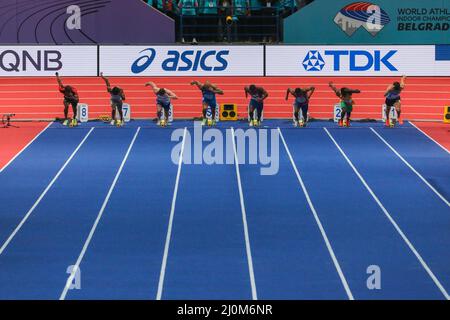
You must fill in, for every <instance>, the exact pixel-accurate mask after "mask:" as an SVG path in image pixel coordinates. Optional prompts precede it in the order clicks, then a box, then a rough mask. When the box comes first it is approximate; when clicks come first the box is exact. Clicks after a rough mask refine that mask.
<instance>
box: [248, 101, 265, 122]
mask: <svg viewBox="0 0 450 320" xmlns="http://www.w3.org/2000/svg"><path fill="white" fill-rule="evenodd" d="M255 112H257V110H256V108H255V110H254V111H253V119H255ZM247 114H248V116H247V117H248V122H250V104H249V105H248V107H247ZM263 120H264V109H263V111H262V112H261V122H263Z"/></svg>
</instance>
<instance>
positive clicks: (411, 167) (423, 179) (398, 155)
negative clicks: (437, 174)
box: [370, 128, 450, 207]
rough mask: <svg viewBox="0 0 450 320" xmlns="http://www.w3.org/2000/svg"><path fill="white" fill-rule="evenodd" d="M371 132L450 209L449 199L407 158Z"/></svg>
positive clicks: (378, 135) (376, 133)
mask: <svg viewBox="0 0 450 320" xmlns="http://www.w3.org/2000/svg"><path fill="white" fill-rule="evenodd" d="M370 130H372V132H373V133H375V135H376V136H377V137H378V138H380V140H381V141H383V142H384V144H385V145H387V146H388V147H389V149H391V150H392V152H394V153H395V154H396V155H397V157H399V158H400V160H402V161H403V163H404V164H406V165H407V166H408V168H410V169H411V171H412V172H414V173H415V174H416V175H417V176H418V177H419V178H420V179H421V180H422V181H423V182H424V183H425V184H426V185H427V186H428V188H430V189H431V190H432V191H433V192H434V193H435V194H436V195H437V196H438V197H439V198H441V200H442V201H444V203H445V204H446V205H447V206H449V207H450V203H449V202H448V201H447V199H445V197H444V196H443V195H442V194H440V193H439V192H438V191H437V190H436V189H435V188H434V187H433V186H432V185H431V184H430V183H429V182H428V181H427V180H426V179H425V178H424V177H423V176H422V175H421V174H420V173H419V172H417V170H416V169H414V167H413V166H412V165H411V164H410V163H409V162H408V161H406V160H405V158H403V157H402V156H401V155H400V154H399V153H398V152H397V150H395V149H394V147H392V146H391V145H390V144H389V143H388V142H387V141H386V140H385V139H384V138H383V137H382V136H381V135H380V134H379V133H378V132H376V131H375V130H374V129H373V128H370Z"/></svg>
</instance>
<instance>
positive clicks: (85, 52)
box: [0, 46, 97, 77]
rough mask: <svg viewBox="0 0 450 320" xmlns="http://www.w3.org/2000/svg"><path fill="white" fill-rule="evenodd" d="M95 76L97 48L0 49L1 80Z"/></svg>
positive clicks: (44, 47) (34, 47) (15, 47)
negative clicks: (25, 77)
mask: <svg viewBox="0 0 450 320" xmlns="http://www.w3.org/2000/svg"><path fill="white" fill-rule="evenodd" d="M55 72H59V73H61V74H62V75H64V76H96V75H97V47H96V46H0V77H18V76H22V77H23V76H53V75H54V74H55Z"/></svg>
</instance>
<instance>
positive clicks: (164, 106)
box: [157, 103, 172, 111]
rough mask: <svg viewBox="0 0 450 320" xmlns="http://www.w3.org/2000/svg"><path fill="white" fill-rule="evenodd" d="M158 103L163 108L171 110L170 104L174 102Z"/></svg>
mask: <svg viewBox="0 0 450 320" xmlns="http://www.w3.org/2000/svg"><path fill="white" fill-rule="evenodd" d="M157 105H158V106H160V107H161V108H163V109H164V110H166V111H169V110H170V106H171V105H172V104H170V103H166V104H162V103H157Z"/></svg>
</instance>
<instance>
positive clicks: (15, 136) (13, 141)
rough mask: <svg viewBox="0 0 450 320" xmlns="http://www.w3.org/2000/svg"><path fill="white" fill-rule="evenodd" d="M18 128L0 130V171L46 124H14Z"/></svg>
mask: <svg viewBox="0 0 450 320" xmlns="http://www.w3.org/2000/svg"><path fill="white" fill-rule="evenodd" d="M14 125H17V126H19V128H7V129H4V128H0V141H1V143H0V171H1V170H2V169H3V167H4V166H5V165H6V164H7V163H8V162H9V161H10V160H11V159H12V158H13V157H14V156H15V155H16V154H17V153H19V152H20V151H21V150H22V149H23V148H24V147H25V146H26V145H27V144H28V143H29V142H30V141H31V140H33V138H34V137H36V135H37V134H39V132H41V131H42V130H43V129H44V128H45V127H46V126H47V125H48V123H46V122H23V123H22V122H15V123H14Z"/></svg>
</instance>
